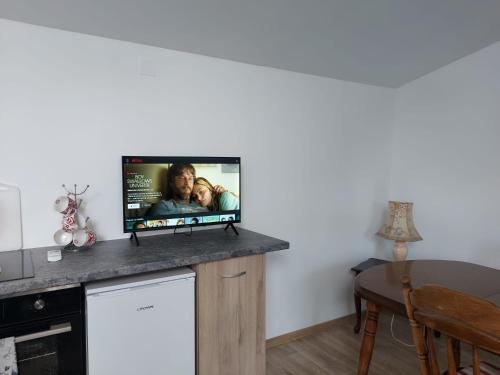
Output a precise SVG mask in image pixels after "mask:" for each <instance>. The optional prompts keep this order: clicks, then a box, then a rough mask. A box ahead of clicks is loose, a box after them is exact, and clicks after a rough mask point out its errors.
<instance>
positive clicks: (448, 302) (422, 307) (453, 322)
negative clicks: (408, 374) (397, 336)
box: [401, 276, 500, 375]
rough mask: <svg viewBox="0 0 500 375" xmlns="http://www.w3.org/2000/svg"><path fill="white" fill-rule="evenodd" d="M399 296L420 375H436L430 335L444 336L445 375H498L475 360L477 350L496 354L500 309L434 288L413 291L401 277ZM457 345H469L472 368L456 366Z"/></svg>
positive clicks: (499, 343) (499, 371)
mask: <svg viewBox="0 0 500 375" xmlns="http://www.w3.org/2000/svg"><path fill="white" fill-rule="evenodd" d="M401 283H402V284H403V296H404V301H405V305H406V312H407V314H408V318H409V320H410V326H411V330H412V335H413V341H414V343H415V346H416V350H417V357H418V361H419V365H420V374H421V375H439V374H440V370H439V365H438V361H437V357H436V350H435V345H434V338H433V332H434V331H439V332H441V333H442V334H444V335H446V338H447V353H448V356H447V357H448V372H447V374H449V375H456V374H468V375H469V374H470V375H483V374H484V375H492V374H493V375H497V374H498V375H500V368H499V367H497V366H494V365H491V364H488V363H486V362H480V361H479V350H480V349H481V350H486V351H489V352H492V353H494V354H497V355H500V307H498V306H497V305H495V304H494V303H492V302H489V301H487V300H484V299H481V298H477V297H474V296H471V295H469V294H466V293H462V292H458V291H455V290H451V289H447V288H444V287H441V286H438V285H424V286H422V287H420V288H416V289H413V288H412V286H411V281H410V278H409V277H407V276H403V277H402V278H401ZM460 342H463V343H467V344H469V345H472V361H473V363H472V366H471V367H467V368H461V367H460Z"/></svg>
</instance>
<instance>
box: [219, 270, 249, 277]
mask: <svg viewBox="0 0 500 375" xmlns="http://www.w3.org/2000/svg"><path fill="white" fill-rule="evenodd" d="M246 274H247V271H243V272H240V273H235V274H234V275H222V278H223V279H234V278H236V277H241V276H245V275H246Z"/></svg>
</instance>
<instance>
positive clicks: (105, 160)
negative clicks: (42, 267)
mask: <svg viewBox="0 0 500 375" xmlns="http://www.w3.org/2000/svg"><path fill="white" fill-rule="evenodd" d="M141 59H144V60H148V61H151V62H152V64H153V65H154V66H155V68H156V73H157V75H156V77H149V76H143V75H140V74H139V72H138V66H139V61H140V60H141ZM0 104H1V106H0V127H1V148H0V181H3V182H8V183H14V184H16V185H18V186H20V188H21V191H22V208H23V215H24V217H23V225H24V243H25V247H36V246H43V245H51V244H52V243H53V242H52V234H53V232H54V231H55V230H56V229H57V228H58V226H59V220H60V215H58V214H57V213H55V212H54V211H53V210H52V202H53V200H54V199H55V197H56V196H58V195H60V194H61V193H63V191H62V190H61V188H60V184H62V183H66V184H73V183H77V184H82V185H83V184H90V185H91V189H90V191H89V193H88V194H87V195H86V197H85V198H86V199H87V213H88V214H89V215H90V216H91V218H92V219H93V220H94V222H95V223H96V225H97V229H98V234H99V236H100V238H101V239H112V238H121V237H124V234H123V233H122V230H121V228H122V223H121V218H122V213H121V175H120V156H121V155H126V154H144V155H209V156H210V155H213V156H234V155H240V156H241V157H242V170H243V176H242V199H243V202H242V207H243V209H244V211H243V220H242V221H243V225H242V226H243V227H245V228H248V229H252V230H256V231H260V232H263V233H265V234H268V235H273V236H276V237H279V238H283V239H286V240H289V241H290V243H291V251H283V252H279V253H274V254H270V255H269V256H268V262H267V264H268V269H267V277H268V287H267V292H268V297H267V321H268V326H267V336H268V337H273V336H276V335H279V334H282V333H286V332H289V331H292V330H296V329H300V328H303V327H307V326H310V325H313V324H316V323H319V322H322V321H326V320H329V319H332V318H335V317H339V316H342V315H345V314H347V313H349V312H352V311H353V306H352V294H351V293H352V289H351V282H352V275H351V274H350V273H349V268H350V267H351V266H352V265H354V264H356V263H357V262H359V261H361V260H363V259H365V258H367V257H369V256H373V255H374V254H375V253H376V251H377V246H378V245H380V242H376V241H375V240H374V236H373V233H374V232H375V231H376V230H377V229H378V226H379V224H380V223H381V220H382V212H383V209H384V207H385V205H386V201H387V199H388V192H389V174H390V149H391V143H390V138H391V134H392V122H393V104H394V90H390V89H384V88H376V87H371V86H364V85H359V84H352V83H347V82H341V81H336V80H332V79H327V78H320V77H314V76H308V75H302V74H297V73H292V72H287V71H280V70H275V69H270V68H263V67H257V66H251V65H245V64H240V63H234V62H230V61H224V60H218V59H214V58H208V57H204V56H199V55H192V54H187V53H181V52H175V51H170V50H165V49H159V48H153V47H148V46H143V45H138V44H132V43H126V42H120V41H116V40H110V39H104V38H98V37H93V36H86V35H81V34H76V33H69V32H63V31H58V30H53V29H48V28H41V27H36V26H31V25H27V24H22V23H16V22H11V21H5V20H0ZM417 207H418V209H420V206H417ZM424 233H425V232H424ZM379 250H380V249H379Z"/></svg>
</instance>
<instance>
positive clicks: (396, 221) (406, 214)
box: [377, 201, 422, 242]
mask: <svg viewBox="0 0 500 375" xmlns="http://www.w3.org/2000/svg"><path fill="white" fill-rule="evenodd" d="M377 235H379V236H380V237H383V238H387V239H388V240H394V241H401V242H414V241H420V240H422V237H420V234H418V232H417V229H416V228H415V224H413V203H411V202H394V201H389V215H388V216H387V219H386V220H385V223H384V225H383V226H382V228H380V230H379V231H378V232H377Z"/></svg>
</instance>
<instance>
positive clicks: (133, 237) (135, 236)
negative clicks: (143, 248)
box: [130, 232, 139, 246]
mask: <svg viewBox="0 0 500 375" xmlns="http://www.w3.org/2000/svg"><path fill="white" fill-rule="evenodd" d="M133 239H135V244H136V246H139V238H138V237H137V233H136V232H132V234H131V235H130V241H132V240H133Z"/></svg>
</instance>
